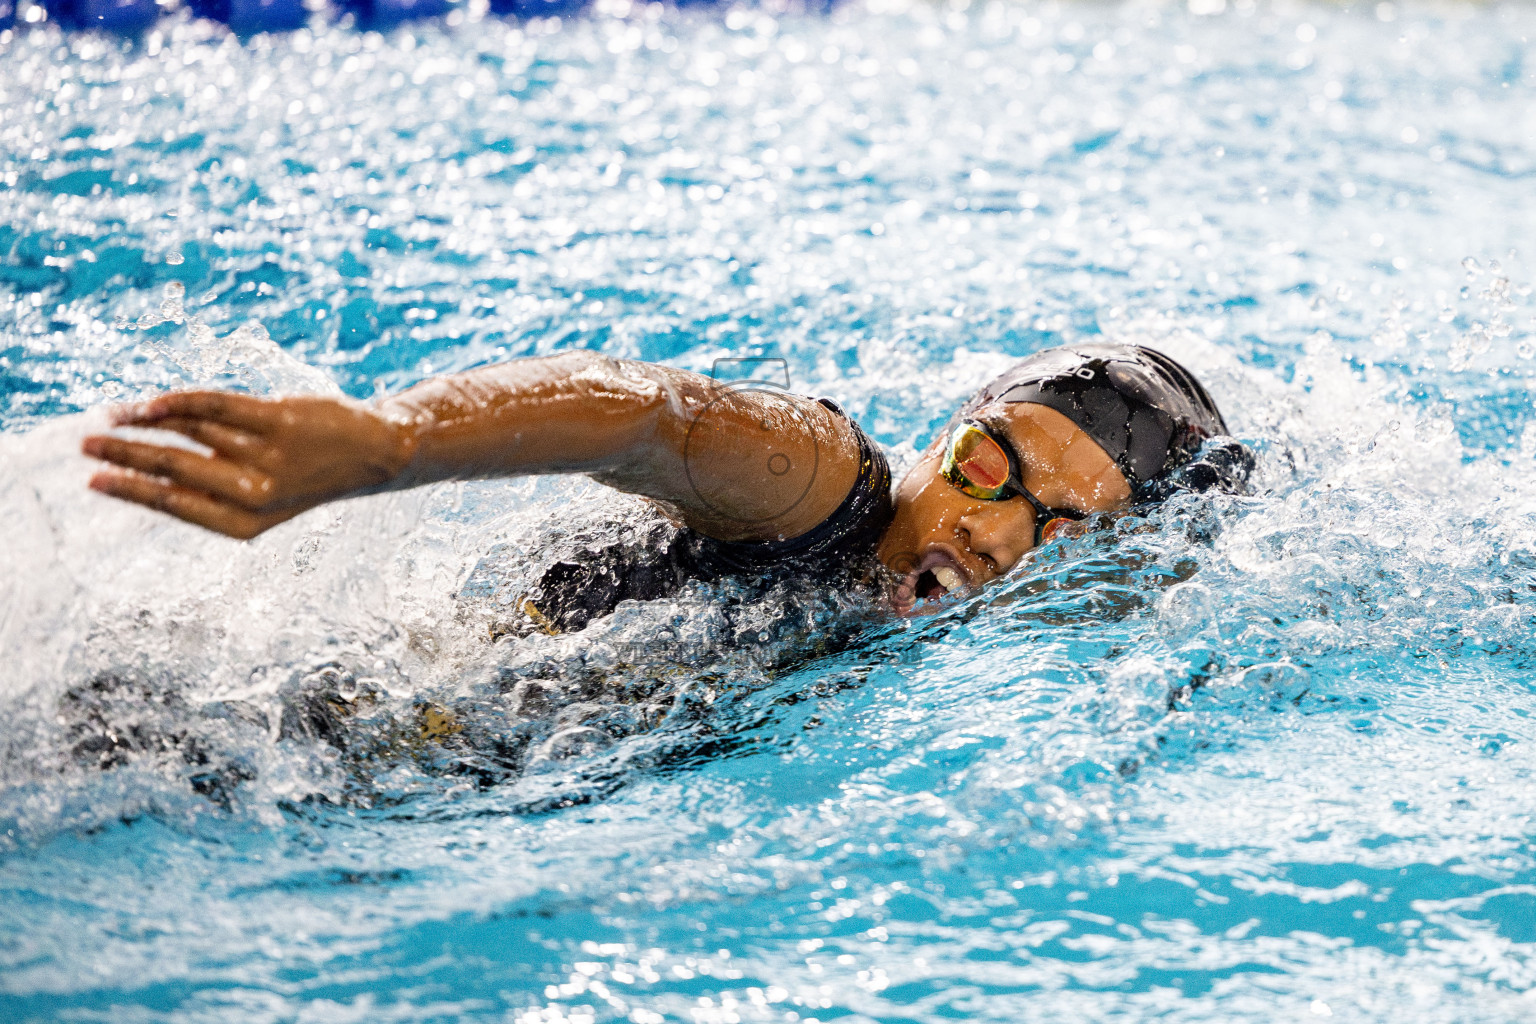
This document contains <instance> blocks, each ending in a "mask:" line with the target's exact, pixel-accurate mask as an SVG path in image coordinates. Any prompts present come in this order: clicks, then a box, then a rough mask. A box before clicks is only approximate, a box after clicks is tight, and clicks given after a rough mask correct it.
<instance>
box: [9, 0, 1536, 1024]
mask: <svg viewBox="0 0 1536 1024" xmlns="http://www.w3.org/2000/svg"><path fill="white" fill-rule="evenodd" d="M1191 6H1192V7H1195V8H1198V10H1195V11H1192V10H1185V9H1183V8H1177V9H1176V8H1171V7H1167V8H1165V7H1157V6H1153V5H1147V4H1139V3H1138V4H1130V5H1125V6H1100V5H1086V4H1084V5H1075V4H1073V5H1055V4H1017V5H1010V4H990V5H986V6H980V5H971V6H970V7H967V6H966V5H965V4H964V3H958V4H956V3H949V4H943V5H928V4H918V5H912V6H906V5H902V4H886V3H881V4H872V5H871V6H870V7H868V8H860V7H848V8H843V9H840V10H839V11H836V12H834V13H833V14H832V15H830V16H827V17H811V16H803V15H783V16H779V17H775V16H772V15H770V14H768V13H764V12H762V11H754V10H736V11H732V12H689V11H683V12H678V11H663V10H661V9H660V8H648V7H638V6H637V7H629V6H627V5H624V4H622V3H614V4H609V5H608V6H607V7H605V8H603V9H602V10H600V11H599V12H597V13H596V14H595V15H594V16H592V17H591V18H588V19H585V20H578V21H567V22H565V23H558V22H528V23H524V24H518V23H512V22H503V21H498V20H494V19H485V20H477V19H476V18H475V17H474V16H473V14H471V15H469V16H467V17H466V16H464V15H462V14H461V15H460V16H458V18H457V21H456V22H455V23H453V24H448V23H443V24H438V25H419V26H416V27H413V28H408V29H402V30H399V31H397V32H394V33H391V34H388V35H382V36H381V35H378V34H359V33H356V32H353V31H348V30H345V29H342V28H323V27H317V28H316V29H315V30H314V31H313V32H299V33H294V34H290V35H284V36H269V37H257V38H255V39H253V40H251V41H250V42H248V43H247V44H245V45H242V44H240V43H239V42H238V41H236V40H233V39H230V38H228V37H227V36H226V35H224V34H222V30H218V29H217V28H216V27H214V26H212V25H210V24H208V23H204V22H194V21H188V20H185V19H184V18H182V19H177V18H172V19H170V20H168V21H166V22H164V23H163V24H162V27H161V29H160V30H158V31H156V32H154V33H152V34H150V35H148V36H146V37H145V38H144V39H142V40H140V41H138V42H137V43H131V42H118V41H113V40H109V39H106V38H103V37H99V36H91V35H75V36H68V37H66V36H63V35H61V34H59V33H58V32H57V31H56V30H55V29H53V28H48V27H45V28H41V29H37V30H25V31H18V32H16V33H12V34H8V35H0V280H3V284H0V427H3V432H0V537H3V540H0V651H3V652H4V672H3V673H0V706H3V711H0V720H3V721H5V722H6V728H5V729H4V730H3V732H0V1018H3V1019H5V1020H17V1021H21V1020H53V1019H57V1020H71V1021H91V1020H112V1021H214V1020H218V1021H233V1020H238V1021H354V1020H355V1021H370V1022H372V1021H397V1020H398V1021H448V1020H507V1021H523V1022H534V1021H541V1022H552V1021H572V1022H577V1021H582V1022H594V1021H620V1020H628V1021H633V1022H635V1024H649V1022H658V1021H690V1022H694V1021H696V1022H701V1024H705V1022H708V1024H713V1022H732V1021H754V1022H755V1021H797V1020H798V1021H808V1020H821V1021H830V1020H846V1021H882V1022H907V1021H922V1022H929V1021H940V1020H955V1019H963V1020H974V1021H998V1022H1018V1021H1056V1020H1089V1021H1150V1020H1158V1021H1180V1022H1185V1021H1187V1022H1211V1024H1215V1022H1222V1024H1230V1022H1255V1024H1259V1022H1263V1024H1269V1022H1274V1021H1312V1020H1321V1019H1326V1018H1332V1019H1335V1020H1347V1021H1386V1020H1394V1021H1397V1020H1407V1021H1414V1022H1416V1024H1431V1022H1458V1024H1465V1022H1484V1021H1486V1022H1503V1024H1509V1022H1517V1021H1528V1020H1530V1019H1532V1017H1533V1015H1536V995H1533V994H1532V993H1533V990H1536V846H1533V836H1536V822H1533V815H1536V810H1533V801H1532V796H1533V793H1536V790H1533V778H1532V769H1533V764H1536V762H1533V751H1536V687H1533V682H1536V640H1533V636H1532V626H1533V609H1536V593H1533V590H1536V575H1533V573H1536V461H1533V460H1536V416H1533V410H1532V407H1531V403H1530V400H1529V390H1528V389H1529V382H1530V380H1531V377H1532V373H1533V369H1536V364H1533V363H1532V361H1531V360H1532V356H1533V354H1536V323H1533V312H1536V310H1533V303H1532V300H1531V283H1532V281H1533V279H1536V275H1533V272H1532V266H1531V263H1530V246H1531V239H1530V234H1531V225H1532V224H1533V223H1536V192H1533V190H1532V188H1531V183H1532V180H1533V175H1536V113H1533V112H1536V102H1533V100H1536V63H1533V62H1532V60H1531V58H1530V54H1531V48H1530V44H1529V39H1530V36H1531V34H1532V32H1533V30H1536V12H1533V11H1532V10H1531V9H1530V8H1528V7H1516V6H1505V5H1490V6H1478V7H1470V6H1469V7H1459V6H1446V5H1433V6H1431V5H1425V6H1416V5H1403V4H1393V3H1382V4H1378V5H1363V6H1360V7H1359V8H1357V9H1354V10H1339V9H1337V8H1334V7H1331V6H1330V7H1324V6H1311V5H1305V4H1275V5H1264V6H1260V7H1254V6H1253V5H1251V4H1250V5H1247V6H1244V5H1241V4H1240V5H1238V6H1236V7H1232V6H1223V4H1222V3H1221V2H1220V0H1199V2H1198V3H1195V4H1192V5H1191ZM1100 336H1103V337H1113V338H1121V339H1128V340H1136V341H1141V342H1145V343H1149V344H1152V345H1155V346H1157V347H1160V348H1162V349H1164V350H1166V351H1168V352H1169V353H1171V354H1173V355H1174V356H1175V357H1177V358H1178V359H1180V360H1182V361H1185V362H1186V363H1188V364H1189V365H1190V366H1191V367H1192V368H1194V369H1195V370H1196V371H1197V372H1198V373H1199V375H1200V376H1201V377H1202V378H1203V379H1205V380H1206V382H1207V383H1208V384H1209V386H1210V389H1211V391H1212V392H1213V393H1214V394H1215V395H1216V396H1217V399H1218V401H1219V402H1220V403H1221V405H1222V406H1223V408H1224V409H1225V411H1226V413H1227V416H1228V419H1229V420H1230V421H1231V423H1232V425H1233V428H1234V430H1235V431H1236V432H1237V433H1238V434H1240V435H1241V436H1242V437H1243V438H1245V439H1247V440H1248V441H1250V442H1251V443H1252V444H1253V445H1254V446H1255V447H1256V448H1257V449H1258V450H1259V451H1260V453H1261V464H1260V470H1259V473H1258V477H1257V480H1256V483H1257V485H1258V489H1257V492H1256V493H1255V494H1254V495H1252V496H1250V497H1243V498H1215V499H1200V500H1188V499H1181V500H1179V501H1178V502H1176V503H1174V504H1172V505H1170V506H1169V507H1167V508H1165V509H1163V510H1162V511H1160V512H1158V513H1157V514H1155V515H1152V516H1151V517H1149V518H1133V519H1128V520H1123V521H1121V522H1120V523H1119V524H1117V525H1116V526H1115V527H1113V528H1112V529H1110V530H1106V531H1104V532H1101V533H1099V534H1096V535H1092V536H1089V537H1085V538H1080V539H1077V540H1071V541H1066V542H1063V543H1060V544H1057V545H1055V546H1053V547H1051V548H1049V549H1048V550H1045V551H1043V552H1041V553H1040V555H1039V556H1038V557H1037V558H1035V559H1034V560H1033V562H1032V563H1031V564H1030V565H1029V566H1027V567H1026V568H1025V569H1024V570H1022V571H1021V572H1019V573H1017V574H1016V576H1015V577H1013V578H1011V579H1009V580H1007V581H1005V582H1004V583H1003V584H1001V585H998V586H994V587H992V588H990V589H988V590H987V591H986V592H984V593H982V594H980V595H977V596H975V597H972V598H970V599H968V600H966V601H964V602H961V603H959V604H956V605H954V606H951V607H947V608H945V609H943V610H942V611H940V612H938V613H937V614H934V615H932V616H928V617H924V618H918V619H915V620H913V621H910V622H890V621H886V620H883V619H880V618H879V617H878V616H875V617H871V616H868V615H866V614H865V613H863V612H861V611H860V610H858V609H847V608H839V607H837V606H836V604H835V603H829V602H824V601H811V600H808V599H807V598H806V596H805V595H801V594H770V595H769V596H768V597H767V598H756V599H751V600H747V601H746V602H745V603H739V602H738V603H735V604H732V603H731V595H729V594H719V593H710V592H692V593H688V594H685V595H683V596H682V597H680V598H679V599H677V600H676V601H669V602H656V603H653V604H649V605H638V606H626V607H624V608H623V609H621V610H620V611H619V613H617V614H616V615H614V616H613V617H612V618H610V619H606V620H603V621H601V622H599V623H597V624H595V625H594V626H592V627H591V628H590V629H588V630H587V631H586V632H584V633H582V634H580V635H578V636H575V637H546V636H542V635H535V636H530V637H523V638H519V637H516V636H510V637H509V636H501V638H500V639H499V640H495V641H493V639H492V638H493V637H497V636H500V634H501V633H502V632H504V630H503V629H502V628H501V626H499V625H498V624H499V623H501V622H502V621H503V620H504V619H505V616H506V614H507V609H508V608H509V607H510V605H511V603H512V602H515V601H516V600H517V598H518V596H519V595H520V594H521V593H522V592H524V591H525V590H526V588H527V587H528V586H530V585H531V581H532V580H534V579H536V578H537V576H538V574H539V572H540V570H541V569H542V568H543V567H544V566H547V565H549V564H550V563H551V562H553V561H555V560H556V559H557V558H560V557H565V556H567V555H569V554H571V553H572V552H576V551H579V550H581V549H583V548H588V547H591V546H593V545H599V544H602V543H607V542H611V541H612V540H614V539H616V538H618V537H621V536H623V535H625V534H626V533H631V532H633V531H635V530H637V529H639V528H640V525H639V524H640V522H641V519H640V515H639V513H638V511H637V509H636V506H635V505H634V504H632V503H630V502H628V501H626V500H624V499H620V498H618V497H615V496H612V495H611V494H608V493H606V492H603V491H602V490H601V489H600V488H597V487H596V486H594V485H590V484H585V483H581V482H575V481H562V480H539V481H506V482H493V483H482V484H475V485H471V486H465V487H443V488H439V489H435V490H431V491H423V492H416V493H411V494H404V495H396V496H389V497H379V498H373V499H367V500H362V501H356V502H352V503H348V504H345V505H342V506H338V507H336V508H335V509H334V510H324V511H319V512H315V513H312V514H310V515H308V516H306V517H303V518H301V519H300V520H298V521H296V522H293V523H290V524H286V525H285V526H283V527H281V528H279V529H276V530H273V531H272V532H271V533H269V534H268V535H265V536H264V537H262V538H260V539H259V540H258V541H256V542H254V543H251V544H248V545H241V544H237V543H234V542H231V541H226V540H222V539H219V538H214V537H211V536H204V535H201V534H199V533H196V532H194V531H192V530H191V529H189V528H184V527H182V526H180V525H177V524H174V523H170V522H166V521H163V520H159V519H156V518H154V517H152V516H150V515H149V514H148V513H141V512H140V511H139V510H136V509H132V508H128V507H125V506H117V505H113V504H110V503H108V502H107V501H106V500H105V499H102V498H99V497H96V496H93V495H89V494H87V493H86V492H85V491H84V490H83V487H82V480H83V478H84V474H85V472H86V467H85V466H84V465H83V462H82V460H80V459H79V458H78V457H76V456H75V455H74V454H73V451H74V449H75V446H76V444H77V442H78V438H79V437H80V436H81V434H82V433H83V432H85V431H86V430H87V429H89V428H90V427H91V426H92V424H96V423H99V422H100V418H99V417H100V412H99V411H94V412H93V411H91V410H99V407H100V406H101V404H102V403H105V402H108V401H111V400H121V399H125V398H128V397H132V396H136V395H144V394H151V393H155V392H157V391H159V390H161V389H164V388H167V387H172V386H182V385H191V384H208V383H213V384H221V385H230V386H243V387H246V388H249V389H252V390H255V391H258V392H269V391H273V390H282V391H294V390H308V391H321V392H323V391H335V390H337V389H339V390H340V391H343V392H346V393H348V394H351V395H355V396H359V397H365V396H368V395H371V394H374V393H375V392H377V391H380V390H383V391H392V390H396V389H399V388H402V387H405V386H408V385H409V384H411V383H412V382H414V381H417V380H419V379H421V378H422V377H424V376H427V375H429V374H432V373H437V372H441V371H448V370H455V369H460V368H465V367H469V366H473V365H476V364H480V363H484V362H487V361H490V360H495V359H500V358H506V357H513V356H522V355H530V354H535V353H546V352H553V351H558V350H562V349H568V348H577V347H586V348H593V349H598V350H601V351H603V352H606V353H609V354H611V355H614V356H624V357H636V358H644V359H658V360H666V361H668V362H671V363H674V364H676V365H681V366H687V367H691V368H695V369H699V370H708V369H709V368H710V366H711V365H712V364H713V363H714V361H715V360H716V359H718V358H721V357H739V356H744V355H766V356H776V357H782V358H783V359H785V360H786V362H787V364H788V367H789V370H790V374H791V377H792V382H793V384H794V385H795V386H796V388H797V389H799V390H802V391H804V392H807V393H811V394H820V395H830V396H832V397H835V398H836V399H838V400H839V401H841V402H842V403H844V405H845V406H846V407H848V408H849V409H850V410H851V411H852V412H853V413H854V414H855V415H857V417H858V418H859V419H860V421H861V422H862V423H863V424H865V425H866V427H868V428H869V429H870V430H871V432H872V433H873V434H874V435H875V436H876V437H877V438H878V440H879V441H881V442H882V443H883V444H884V445H885V446H887V448H888V449H889V450H890V451H891V452H892V453H893V455H894V457H895V459H896V461H897V462H898V463H903V464H905V463H908V462H910V461H911V459H912V458H913V455H914V452H915V448H916V446H920V445H921V444H923V443H924V442H925V441H926V439H927V437H928V436H929V433H930V431H931V430H932V429H933V428H934V426H935V425H936V424H938V423H940V422H942V421H943V419H944V418H945V417H947V415H948V413H949V411H950V409H951V408H952V407H953V406H954V405H955V403H956V402H957V401H958V400H959V399H960V398H961V397H962V396H964V395H965V394H967V393H968V391H969V389H971V388H972V387H974V386H975V385H976V384H978V383H979V382H981V381H982V380H983V379H985V378H986V377H987V376H988V375H989V374H990V373H992V372H994V371H995V370H996V369H998V368H1000V367H1001V366H1003V365H1005V364H1006V363H1007V362H1008V361H1009V360H1010V359H1012V358H1015V357H1017V356H1020V355H1022V354H1025V353H1028V352H1032V351H1035V350H1037V349H1039V348H1041V347H1044V346H1048V345H1052V344H1056V343H1058V342H1063V341H1071V340H1076V339H1083V338H1091V337H1100ZM723 609H724V610H723Z"/></svg>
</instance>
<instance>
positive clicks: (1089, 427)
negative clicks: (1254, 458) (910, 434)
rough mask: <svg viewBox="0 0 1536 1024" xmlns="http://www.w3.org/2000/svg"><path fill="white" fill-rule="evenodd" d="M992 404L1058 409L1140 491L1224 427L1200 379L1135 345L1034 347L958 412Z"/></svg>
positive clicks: (1170, 360)
mask: <svg viewBox="0 0 1536 1024" xmlns="http://www.w3.org/2000/svg"><path fill="white" fill-rule="evenodd" d="M993 402H1034V403H1035V404H1037V405H1043V406H1046V407H1047V408H1051V409H1055V410H1056V411H1057V412H1059V413H1061V414H1062V415H1063V416H1065V417H1067V419H1069V420H1071V421H1072V422H1073V423H1076V424H1077V425H1078V427H1080V428H1081V429H1082V431H1083V433H1085V434H1087V435H1088V436H1089V437H1091V438H1093V439H1094V440H1095V441H1097V442H1098V444H1099V447H1101V448H1103V449H1104V451H1105V452H1107V453H1108V454H1109V457H1110V458H1112V459H1114V460H1115V464H1116V465H1118V466H1119V467H1120V472H1122V473H1124V474H1125V478H1126V480H1127V481H1129V482H1130V484H1131V486H1132V488H1135V489H1139V490H1145V489H1146V485H1148V484H1150V483H1152V482H1154V481H1156V480H1158V479H1159V478H1161V477H1163V476H1165V475H1166V474H1168V473H1171V472H1173V471H1174V470H1176V469H1178V468H1179V467H1180V466H1182V465H1184V464H1185V463H1186V462H1188V461H1189V460H1190V458H1191V457H1193V456H1194V454H1195V453H1196V452H1197V451H1198V450H1199V449H1200V446H1201V444H1202V443H1203V442H1204V441H1205V440H1206V438H1209V437H1215V436H1218V435H1222V434H1225V433H1226V432H1227V424H1226V421H1225V420H1223V419H1222V418H1221V413H1220V411H1218V410H1217V408H1216V403H1215V402H1213V401H1211V396H1210V395H1209V394H1207V393H1206V390H1205V388H1203V387H1201V386H1200V382H1199V381H1197V380H1195V378H1194V376H1193V375H1192V374H1191V373H1190V372H1189V371H1188V370H1186V369H1184V367H1182V366H1180V365H1179V364H1178V363H1176V362H1174V361H1173V360H1172V359H1169V358H1168V357H1167V356H1165V355H1163V354H1162V353H1161V352H1155V351H1153V350H1152V349H1150V348H1143V347H1141V346H1140V345H1111V344H1091V345H1067V346H1063V347H1062V348H1053V349H1047V350H1046V351H1044V352H1038V353H1036V354H1035V355H1032V356H1030V357H1029V358H1028V359H1025V360H1024V361H1023V362H1021V363H1019V364H1017V365H1016V366H1014V367H1013V368H1012V369H1010V370H1008V371H1007V372H1006V373H1004V374H1002V375H1001V376H1000V377H998V378H997V379H995V380H993V381H992V382H991V383H990V384H988V385H987V386H986V387H984V388H982V389H981V390H980V391H978V392H977V393H976V394H975V395H974V396H973V397H972V398H971V399H970V401H968V402H966V403H965V405H964V406H962V407H961V409H960V413H959V415H960V416H962V417H963V416H967V415H969V414H971V413H972V412H974V411H975V410H977V409H979V408H981V407H982V406H984V405H990V404H991V403H993ZM1250 461H1251V459H1250ZM1245 475H1246V474H1245Z"/></svg>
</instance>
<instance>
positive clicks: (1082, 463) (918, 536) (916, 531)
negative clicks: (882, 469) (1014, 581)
mask: <svg viewBox="0 0 1536 1024" xmlns="http://www.w3.org/2000/svg"><path fill="white" fill-rule="evenodd" d="M971 418H972V419H975V420H977V421H979V422H981V423H982V424H984V425H986V426H987V427H988V428H990V429H991V430H992V431H993V432H994V433H996V434H997V435H999V436H1000V437H1003V438H1006V439H1007V440H1009V441H1011V442H1012V444H1013V448H1014V451H1015V452H1017V453H1018V456H1019V459H1020V462H1021V470H1022V472H1023V474H1024V481H1023V483H1024V486H1025V487H1027V488H1028V489H1029V490H1030V491H1032V492H1034V494H1035V496H1036V497H1038V498H1039V499H1040V500H1041V501H1042V502H1044V503H1045V505H1046V506H1047V507H1048V508H1059V509H1075V510H1076V511H1078V512H1084V513H1092V512H1108V511H1111V510H1113V509H1117V508H1122V507H1124V506H1125V505H1127V504H1129V502H1130V500H1131V488H1130V485H1129V484H1128V483H1127V482H1126V479H1125V476H1124V474H1122V473H1121V472H1120V469H1119V467H1118V466H1116V465H1115V462H1114V460H1113V459H1111V458H1110V457H1109V456H1108V455H1107V454H1105V452H1104V449H1103V448H1100V447H1099V445H1098V443H1097V442H1095V441H1094V440H1093V439H1092V438H1091V437H1089V436H1088V435H1087V434H1085V433H1083V432H1082V431H1081V430H1080V429H1078V427H1077V425H1076V424H1074V423H1073V422H1072V421H1071V420H1069V419H1067V418H1066V417H1065V416H1063V415H1062V414H1061V413H1059V412H1057V411H1056V410H1055V409H1050V408H1047V407H1046V406H1043V405H1035V404H1033V403H1028V402H1011V403H1005V402H997V403H993V404H992V405H986V406H983V407H981V408H980V409H978V410H976V411H975V412H974V413H973V414H972V416H971ZM948 440H949V437H948V435H947V434H944V435H941V436H940V437H938V438H937V439H936V440H935V441H934V443H933V444H931V445H929V446H928V449H927V451H925V452H924V453H923V457H922V458H921V459H920V460H919V461H918V463H917V465H915V466H913V467H912V470H911V472H909V473H908V474H907V475H906V476H905V477H903V478H902V481H901V483H900V484H899V485H898V486H897V488H896V516H895V518H894V519H893V520H892V522H891V525H890V527H889V528H888V529H887V530H886V531H885V535H884V536H883V537H882V538H881V539H880V547H879V555H880V560H881V561H882V562H884V563H885V565H886V566H887V567H888V568H890V569H892V570H894V571H895V572H896V573H898V574H899V579H898V582H897V584H896V586H895V587H894V590H893V592H892V594H891V603H892V605H893V606H894V607H895V609H896V611H898V612H900V613H903V614H905V613H906V612H909V611H911V610H912V608H913V607H914V606H915V605H916V604H917V603H918V602H921V601H924V600H929V599H934V598H939V597H943V596H944V595H945V594H946V593H948V592H949V591H952V590H961V589H967V590H968V589H972V588H975V587H979V586H981V585H982V584H984V583H987V582H990V581H991V580H994V579H997V578H998V577H999V576H1002V575H1003V574H1004V573H1006V572H1007V571H1008V570H1009V569H1012V568H1013V567H1014V566H1015V565H1016V564H1018V561H1019V559H1020V558H1022V557H1023V556H1024V555H1025V554H1026V553H1028V552H1029V551H1030V549H1031V548H1033V547H1034V541H1035V510H1034V509H1033V508H1032V507H1031V506H1030V504H1029V502H1028V501H1026V500H1025V499H1024V498H1022V497H1018V496H1014V497H1011V498H1008V499H1007V500H1005V501H983V500H981V499H980V498H973V497H971V496H969V495H967V494H965V493H963V492H961V491H960V490H958V489H957V488H956V487H955V486H954V485H953V484H951V483H950V482H949V481H948V480H945V479H944V477H943V476H942V475H940V473H939V466H940V464H941V463H942V462H943V458H944V447H945V445H946V444H947V442H948Z"/></svg>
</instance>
